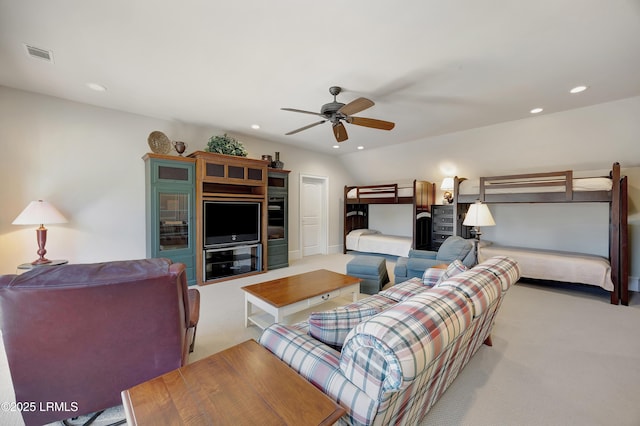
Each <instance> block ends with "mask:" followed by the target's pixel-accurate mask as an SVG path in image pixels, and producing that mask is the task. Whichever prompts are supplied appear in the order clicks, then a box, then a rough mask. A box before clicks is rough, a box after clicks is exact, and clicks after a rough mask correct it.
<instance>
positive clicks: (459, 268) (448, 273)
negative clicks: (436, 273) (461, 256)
mask: <svg viewBox="0 0 640 426" xmlns="http://www.w3.org/2000/svg"><path fill="white" fill-rule="evenodd" d="M468 269H469V268H467V267H466V266H464V264H463V263H462V262H460V261H459V260H454V261H453V262H451V264H450V265H449V266H448V267H447V269H446V270H445V271H444V273H443V274H442V275H441V276H440V279H439V280H438V282H436V283H435V285H434V287H435V286H437V285H438V284H440V283H441V282H444V281H446V280H448V279H449V278H451V277H455V276H456V275H458V274H461V273H463V272H464V271H466V270H468Z"/></svg>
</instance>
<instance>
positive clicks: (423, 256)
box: [393, 236, 476, 284]
mask: <svg viewBox="0 0 640 426" xmlns="http://www.w3.org/2000/svg"><path fill="white" fill-rule="evenodd" d="M456 259H458V260H460V261H461V262H462V263H463V264H464V265H465V266H467V267H468V268H471V267H473V266H474V265H475V264H476V251H475V244H474V240H467V239H464V238H462V237H459V236H451V237H449V238H447V239H446V240H445V241H444V242H443V243H442V245H441V246H440V248H439V249H438V251H431V250H413V249H412V250H409V257H399V258H398V261H397V262H396V266H395V268H394V270H393V274H394V276H395V281H394V284H399V283H401V282H404V281H406V280H408V279H409V278H413V277H419V278H422V274H424V271H426V270H427V269H429V268H431V267H433V266H435V265H440V264H443V263H446V264H449V263H451V262H453V261H454V260H456Z"/></svg>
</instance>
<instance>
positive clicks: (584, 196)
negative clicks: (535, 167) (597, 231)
mask: <svg viewBox="0 0 640 426" xmlns="http://www.w3.org/2000/svg"><path fill="white" fill-rule="evenodd" d="M627 185H628V184H627V177H626V176H622V175H621V174H620V164H619V163H614V164H613V166H612V168H611V171H610V172H609V175H608V176H598V177H580V178H574V175H573V172H572V171H561V172H550V173H531V174H521V175H509V176H493V177H482V178H480V179H479V181H477V182H474V181H470V180H467V179H460V178H457V177H456V178H455V180H454V191H455V192H454V204H461V205H466V204H471V203H473V202H475V201H476V200H480V201H482V202H484V203H495V204H499V203H608V204H609V256H608V258H603V257H600V256H591V255H582V254H576V253H564V252H558V251H548V250H536V249H528V248H517V247H500V246H493V245H489V246H487V247H486V248H482V247H481V248H479V251H478V253H479V256H481V254H482V251H483V250H485V251H486V252H487V253H488V254H508V255H511V256H513V257H515V258H521V259H522V262H521V263H522V264H523V265H524V266H525V267H524V268H523V269H526V267H528V266H530V265H531V266H532V267H531V268H530V269H529V271H527V270H523V271H522V275H523V276H524V277H527V278H538V279H542V280H550V281H567V282H576V283H583V284H591V285H598V286H600V287H602V288H604V289H605V290H607V291H609V293H610V296H611V303H612V304H615V305H617V304H618V303H622V304H623V305H628V304H629V254H628V228H627V214H628V195H627ZM463 208H464V206H463ZM459 220H460V221H462V220H463V218H462V219H459ZM563 261H564V262H566V263H565V264H564V265H563V264H562V263H561V262H563ZM545 262H547V263H545ZM581 262H582V263H581ZM598 263H604V265H602V266H601V265H599V264H598ZM533 265H535V266H536V270H535V271H533ZM576 265H580V266H579V267H576ZM545 266H546V267H548V268H546V267H545ZM521 267H523V266H522V265H521ZM602 268H605V271H606V273H605V274H603V275H604V276H603V277H602V280H601V281H602V282H599V281H598V280H596V279H594V280H593V281H592V282H584V281H589V280H584V281H581V280H579V279H576V280H566V279H557V276H556V275H554V273H555V272H558V273H560V272H559V271H570V270H571V269H573V270H579V271H578V272H576V274H575V275H574V276H576V275H580V276H584V275H585V271H587V270H589V269H592V270H593V271H599V272H595V273H600V274H602V270H603V269H602ZM541 271H543V272H541ZM544 271H547V273H546V275H547V276H545V272H544ZM529 272H530V274H531V275H538V276H528V273H529ZM569 276H571V273H569Z"/></svg>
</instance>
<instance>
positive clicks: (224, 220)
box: [203, 201, 260, 247]
mask: <svg viewBox="0 0 640 426" xmlns="http://www.w3.org/2000/svg"><path fill="white" fill-rule="evenodd" d="M203 208H204V226H203V229H204V246H205V247H216V246H224V245H232V244H251V243H258V242H260V203H256V202H243V201H238V202H235V201H205V202H204V207H203Z"/></svg>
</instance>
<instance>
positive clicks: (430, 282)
mask: <svg viewBox="0 0 640 426" xmlns="http://www.w3.org/2000/svg"><path fill="white" fill-rule="evenodd" d="M444 272H445V270H444V269H441V268H427V269H426V270H425V271H424V274H422V284H424V285H426V286H428V287H433V286H434V285H436V284H438V283H439V282H440V277H442V274H444Z"/></svg>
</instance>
